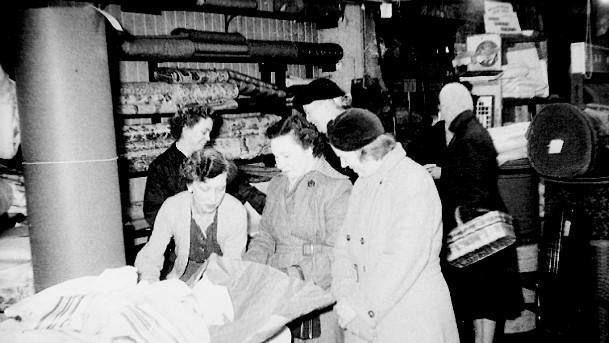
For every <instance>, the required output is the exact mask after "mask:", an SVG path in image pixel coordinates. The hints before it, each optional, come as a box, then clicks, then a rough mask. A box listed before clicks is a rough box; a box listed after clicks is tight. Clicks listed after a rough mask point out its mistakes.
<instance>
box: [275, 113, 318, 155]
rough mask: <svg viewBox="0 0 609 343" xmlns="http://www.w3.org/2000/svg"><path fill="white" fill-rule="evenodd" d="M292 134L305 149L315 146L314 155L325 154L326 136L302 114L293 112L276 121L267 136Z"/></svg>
mask: <svg viewBox="0 0 609 343" xmlns="http://www.w3.org/2000/svg"><path fill="white" fill-rule="evenodd" d="M287 134H292V136H293V137H294V138H295V140H296V142H298V143H299V144H300V145H301V146H302V148H303V149H308V148H310V147H312V148H313V156H315V157H319V156H321V155H323V151H324V147H325V144H326V141H325V140H324V137H323V135H322V134H321V133H319V131H317V129H316V128H315V126H313V124H311V123H309V122H308V121H307V120H306V119H304V118H303V117H302V115H300V114H293V115H291V116H289V117H287V118H283V119H282V120H280V121H278V122H276V123H275V124H273V125H271V126H270V127H269V128H268V129H267V130H266V136H267V137H268V138H269V139H273V138H277V137H280V136H285V135H287Z"/></svg>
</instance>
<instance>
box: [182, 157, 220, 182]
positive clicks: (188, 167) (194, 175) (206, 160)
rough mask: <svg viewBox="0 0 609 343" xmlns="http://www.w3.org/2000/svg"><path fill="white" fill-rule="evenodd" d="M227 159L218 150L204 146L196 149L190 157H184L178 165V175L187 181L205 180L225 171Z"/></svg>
mask: <svg viewBox="0 0 609 343" xmlns="http://www.w3.org/2000/svg"><path fill="white" fill-rule="evenodd" d="M228 169H229V166H228V161H227V160H226V158H225V157H224V155H222V154H221V153H220V152H219V151H218V150H216V149H213V148H204V149H201V150H197V151H196V152H195V153H194V154H192V156H190V158H188V159H186V161H184V163H183V164H182V166H181V167H180V176H181V177H183V178H184V179H185V180H186V181H187V183H191V182H194V181H203V182H205V181H207V179H213V178H214V177H216V176H218V175H220V174H222V173H227V172H228Z"/></svg>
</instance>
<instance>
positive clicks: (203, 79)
mask: <svg viewBox="0 0 609 343" xmlns="http://www.w3.org/2000/svg"><path fill="white" fill-rule="evenodd" d="M153 79H154V80H155V81H161V82H168V83H217V82H230V83H233V84H234V85H235V86H236V87H237V88H238V90H239V95H240V96H252V97H260V96H261V97H271V96H272V97H277V98H285V96H286V92H285V91H284V90H282V89H279V87H277V86H276V85H274V84H272V83H269V82H264V81H262V80H260V79H257V78H254V77H251V76H249V75H246V74H243V73H239V72H237V71H234V70H230V69H187V68H157V69H155V70H154V72H153Z"/></svg>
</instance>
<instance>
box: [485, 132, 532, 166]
mask: <svg viewBox="0 0 609 343" xmlns="http://www.w3.org/2000/svg"><path fill="white" fill-rule="evenodd" d="M530 124H531V122H522V123H516V124H511V125H506V126H500V127H493V128H490V129H488V133H489V134H490V135H491V138H492V140H493V144H494V145H495V149H496V150H497V164H498V165H500V166H501V165H502V164H504V163H506V162H507V161H512V160H518V159H521V158H526V157H527V156H528V154H527V131H528V129H529V125H530Z"/></svg>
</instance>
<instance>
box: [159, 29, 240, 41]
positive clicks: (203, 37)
mask: <svg viewBox="0 0 609 343" xmlns="http://www.w3.org/2000/svg"><path fill="white" fill-rule="evenodd" d="M171 35H172V36H182V37H188V38H189V39H191V40H193V41H195V42H216V43H233V44H238V43H241V44H245V42H246V39H245V36H243V35H242V34H240V33H239V32H216V31H201V30H193V29H187V28H183V27H178V28H175V29H173V30H172V31H171Z"/></svg>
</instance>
